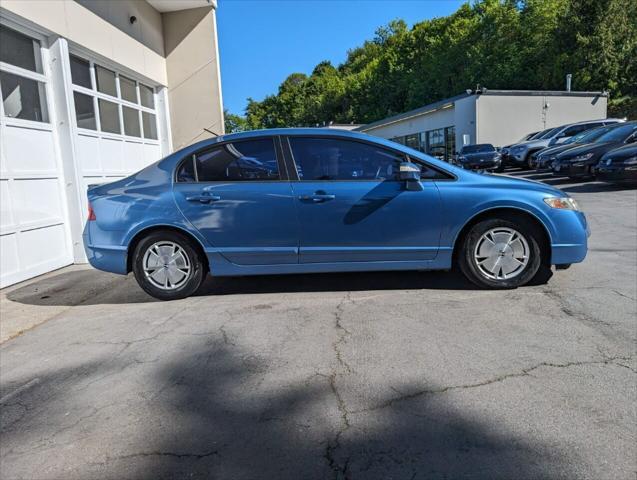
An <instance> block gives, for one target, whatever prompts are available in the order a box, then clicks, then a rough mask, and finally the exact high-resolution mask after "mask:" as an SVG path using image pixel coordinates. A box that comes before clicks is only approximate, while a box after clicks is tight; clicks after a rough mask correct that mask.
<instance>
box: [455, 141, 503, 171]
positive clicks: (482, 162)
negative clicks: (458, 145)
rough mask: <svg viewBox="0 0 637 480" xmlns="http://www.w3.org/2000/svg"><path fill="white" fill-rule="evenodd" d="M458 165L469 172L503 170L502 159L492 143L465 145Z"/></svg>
mask: <svg viewBox="0 0 637 480" xmlns="http://www.w3.org/2000/svg"><path fill="white" fill-rule="evenodd" d="M458 165H459V166H461V167H462V168H466V169H469V170H501V166H502V158H501V156H500V152H498V151H497V150H496V149H495V147H494V146H493V145H491V144H490V143H481V144H478V145H465V146H464V147H462V149H461V150H460V153H459V155H458Z"/></svg>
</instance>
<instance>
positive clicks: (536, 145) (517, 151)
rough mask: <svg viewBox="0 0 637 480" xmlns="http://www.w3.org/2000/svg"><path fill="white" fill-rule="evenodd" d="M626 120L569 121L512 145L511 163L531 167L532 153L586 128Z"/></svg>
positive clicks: (558, 142) (560, 141) (556, 143)
mask: <svg viewBox="0 0 637 480" xmlns="http://www.w3.org/2000/svg"><path fill="white" fill-rule="evenodd" d="M624 121H625V120H622V119H619V118H606V119H603V120H587V121H585V122H577V123H569V124H567V125H562V126H560V127H555V128H553V129H552V130H549V131H548V132H546V133H545V134H544V135H541V136H539V137H536V138H534V139H532V140H527V141H525V142H520V143H517V144H515V145H511V147H510V148H509V157H508V158H509V164H510V165H517V166H519V167H523V168H529V167H530V166H531V164H530V162H531V155H532V154H533V153H535V152H537V151H539V150H542V149H543V148H546V147H551V146H553V145H559V144H560V143H563V142H565V141H566V140H568V139H569V138H571V137H572V136H573V135H577V134H578V133H581V132H583V131H585V130H590V129H591V128H597V127H601V126H604V125H609V124H612V123H619V122H624Z"/></svg>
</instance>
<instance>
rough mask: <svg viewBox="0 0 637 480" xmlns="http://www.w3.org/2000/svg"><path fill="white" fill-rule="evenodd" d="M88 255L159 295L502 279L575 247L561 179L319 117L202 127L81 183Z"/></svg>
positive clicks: (581, 234)
mask: <svg viewBox="0 0 637 480" xmlns="http://www.w3.org/2000/svg"><path fill="white" fill-rule="evenodd" d="M88 200H89V216H88V221H87V222H86V226H85V230H84V245H85V248H86V253H87V256H88V259H89V262H90V263H91V264H92V265H93V266H94V267H96V268H99V269H101V270H105V271H108V272H114V273H120V274H123V275H126V274H127V273H129V272H130V271H132V272H133V273H134V274H135V278H136V279H137V281H138V282H139V284H140V286H141V287H142V288H143V289H144V290H145V291H146V292H148V293H149V294H150V295H153V296H155V297H157V298H161V299H164V300H169V299H177V298H183V297H186V296H188V295H191V294H193V293H194V292H195V291H196V290H197V289H198V288H199V286H200V285H201V284H202V282H203V280H204V279H205V277H206V275H207V274H208V273H212V274H213V275H216V276H232V275H274V274H284V273H286V274H292V273H319V272H321V273H325V272H354V271H357V272H363V271H376V270H448V269H450V268H452V267H453V266H454V265H458V266H459V267H460V269H461V271H462V272H463V273H464V274H465V275H466V276H467V277H468V278H469V279H470V280H471V281H473V282H475V283H476V284H478V285H480V286H482V287H490V288H514V287H518V286H521V285H524V284H526V283H527V282H529V281H531V279H533V278H534V277H535V276H536V275H537V274H538V273H539V272H546V269H548V268H550V266H551V265H557V266H558V267H559V268H564V267H566V266H567V265H569V264H571V263H577V262H581V261H582V260H584V257H585V256H586V252H587V237H588V234H589V229H588V225H587V222H586V217H585V216H584V214H583V213H582V212H581V211H580V209H579V207H578V205H577V202H576V201H575V200H573V199H572V198H571V197H569V196H568V195H567V194H565V193H564V192H562V191H560V190H558V189H556V188H554V187H551V186H549V185H545V184H542V183H538V182H531V181H525V180H521V179H514V178H510V177H505V176H501V175H479V174H477V173H474V172H471V171H468V170H463V169H462V168H458V167H457V166H454V165H450V164H448V163H445V162H441V161H439V160H436V159H434V158H432V157H430V156H428V155H425V154H424V153H421V152H419V151H416V150H412V149H411V148H408V147H406V146H403V145H399V144H398V143H395V142H392V141H390V140H384V139H381V138H378V137H372V136H369V135H364V134H360V133H353V132H343V131H339V132H336V131H327V129H320V128H310V129H280V130H261V131H252V132H244V133H238V134H231V135H224V136H220V137H216V138H214V139H208V140H203V141H201V142H199V143H196V144H194V145H191V146H188V147H186V148H184V149H182V150H179V151H177V152H174V153H172V154H170V155H168V156H167V157H166V158H164V159H162V160H160V161H158V162H157V163H155V164H153V165H150V166H148V167H146V168H145V169H143V170H141V171H140V172H138V173H136V174H134V175H131V176H130V177H128V178H123V179H121V180H117V181H115V182H112V183H108V184H105V185H99V186H93V187H90V188H89V189H88Z"/></svg>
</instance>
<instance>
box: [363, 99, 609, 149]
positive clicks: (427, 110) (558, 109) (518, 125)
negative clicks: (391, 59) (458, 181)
mask: <svg viewBox="0 0 637 480" xmlns="http://www.w3.org/2000/svg"><path fill="white" fill-rule="evenodd" d="M607 103H608V95H607V94H606V93H605V92H572V91H568V92H567V91H564V92H561V91H528V90H488V89H486V88H482V89H480V90H476V91H472V90H467V92H465V93H463V94H461V95H457V96H455V97H452V98H447V99H445V100H441V101H439V102H435V103H431V104H429V105H425V106H424V107H420V108H417V109H415V110H410V111H409V112H405V113H401V114H400V115H394V116H392V117H388V118H385V119H383V120H379V121H377V122H373V123H369V124H367V125H363V126H360V127H358V128H357V129H356V130H357V131H359V132H365V133H368V134H370V135H376V136H379V137H382V138H388V139H391V140H394V141H396V142H399V143H402V144H405V145H407V146H410V147H412V148H415V149H417V150H420V151H423V152H426V153H429V154H430V155H433V156H436V157H438V158H442V159H444V160H447V161H448V160H449V159H450V158H451V157H452V156H453V155H454V153H455V152H456V151H458V150H460V148H461V147H462V146H463V145H471V144H476V143H491V144H493V145H494V146H496V147H501V146H504V145H508V144H511V143H513V142H515V141H517V140H519V139H520V138H521V137H522V136H524V135H526V134H528V133H531V132H536V131H540V130H545V129H547V128H551V127H557V126H559V125H564V124H566V123H572V122H578V121H582V120H596V119H600V118H606V107H607Z"/></svg>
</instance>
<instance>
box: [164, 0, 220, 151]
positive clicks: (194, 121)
mask: <svg viewBox="0 0 637 480" xmlns="http://www.w3.org/2000/svg"><path fill="white" fill-rule="evenodd" d="M163 25H164V50H165V54H166V71H167V78H168V103H169V105H170V117H171V130H172V139H173V147H174V148H175V149H178V148H181V147H183V146H186V145H189V144H191V143H194V142H196V141H198V140H202V139H204V138H208V137H211V136H213V134H210V133H208V132H206V131H205V130H204V128H207V129H208V130H210V131H212V132H214V133H215V134H217V135H219V134H222V133H224V125H223V107H222V99H221V85H220V81H221V79H220V74H219V58H218V46H217V23H216V18H215V10H214V9H213V8H196V9H192V10H182V11H179V12H170V13H164V14H163Z"/></svg>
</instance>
